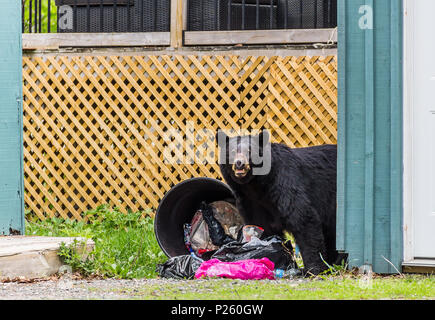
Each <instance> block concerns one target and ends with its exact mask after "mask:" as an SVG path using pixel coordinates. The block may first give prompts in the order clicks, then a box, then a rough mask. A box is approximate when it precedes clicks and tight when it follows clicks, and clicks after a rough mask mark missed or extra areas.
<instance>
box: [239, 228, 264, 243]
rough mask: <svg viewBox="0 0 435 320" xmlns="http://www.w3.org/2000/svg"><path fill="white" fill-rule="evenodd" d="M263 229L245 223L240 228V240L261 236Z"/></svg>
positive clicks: (246, 240) (244, 240)
mask: <svg viewBox="0 0 435 320" xmlns="http://www.w3.org/2000/svg"><path fill="white" fill-rule="evenodd" d="M263 232H264V229H263V228H260V227H258V226H252V225H246V226H244V227H243V228H242V236H243V238H242V242H249V241H251V240H252V238H258V239H260V238H261V235H262V234H263Z"/></svg>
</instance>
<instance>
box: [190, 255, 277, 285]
mask: <svg viewBox="0 0 435 320" xmlns="http://www.w3.org/2000/svg"><path fill="white" fill-rule="evenodd" d="M274 268H275V265H274V263H273V262H272V261H270V260H269V259H268V258H262V259H250V260H241V261H235V262H221V261H219V260H218V259H212V260H208V261H204V262H203V263H202V264H201V266H200V267H199V268H198V270H196V273H195V278H196V279H200V278H202V277H222V278H230V279H242V280H262V279H271V280H272V279H275V276H274V273H273V270H274Z"/></svg>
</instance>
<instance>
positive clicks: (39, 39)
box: [23, 32, 170, 50]
mask: <svg viewBox="0 0 435 320" xmlns="http://www.w3.org/2000/svg"><path fill="white" fill-rule="evenodd" d="M169 44H170V34H169V32H137V33H39V34H36V33H25V34H23V49H24V50H36V49H58V48H61V47H149V46H169Z"/></svg>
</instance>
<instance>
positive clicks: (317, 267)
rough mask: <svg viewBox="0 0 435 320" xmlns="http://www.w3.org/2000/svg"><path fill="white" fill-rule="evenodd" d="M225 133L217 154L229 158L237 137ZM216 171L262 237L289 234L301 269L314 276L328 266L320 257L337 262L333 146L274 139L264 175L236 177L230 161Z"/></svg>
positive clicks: (249, 222)
mask: <svg viewBox="0 0 435 320" xmlns="http://www.w3.org/2000/svg"><path fill="white" fill-rule="evenodd" d="M224 137H225V138H226V143H227V148H226V149H227V153H226V155H224V154H222V153H221V157H223V156H226V157H227V159H228V157H229V156H230V153H231V152H234V148H232V150H230V149H231V148H229V147H228V146H229V145H235V144H240V141H237V137H235V138H228V137H226V135H224ZM263 139H268V135H267V136H266V137H264V138H263ZM239 140H240V139H239ZM219 141H221V140H219ZM251 143H252V142H251ZM221 162H222V161H221ZM220 169H221V172H222V175H223V177H224V179H225V181H226V182H227V184H228V185H229V186H230V187H231V188H232V190H233V192H234V196H235V198H236V204H237V207H238V209H239V211H240V214H241V215H242V217H243V219H244V220H245V223H246V224H254V225H258V226H261V227H262V228H264V229H265V234H264V235H265V236H268V235H280V236H282V235H283V232H284V231H288V232H290V233H291V234H293V236H294V237H295V240H296V243H297V244H298V246H299V248H300V251H301V254H302V259H303V261H304V266H305V268H304V271H305V272H310V273H312V274H318V273H320V272H322V271H323V270H326V269H327V265H326V264H325V263H324V261H322V259H323V260H325V261H326V262H328V264H333V263H335V262H336V261H337V258H338V253H337V251H336V245H335V242H336V233H335V221H336V171H337V147H336V146H335V145H323V146H316V147H309V148H297V149H292V148H289V147H288V146H286V145H283V144H275V143H273V144H271V169H270V172H269V173H268V174H266V175H252V172H250V173H249V174H248V175H247V176H246V177H244V178H242V179H240V178H237V177H236V176H235V175H234V173H233V167H232V165H231V164H221V165H220ZM251 171H252V170H251Z"/></svg>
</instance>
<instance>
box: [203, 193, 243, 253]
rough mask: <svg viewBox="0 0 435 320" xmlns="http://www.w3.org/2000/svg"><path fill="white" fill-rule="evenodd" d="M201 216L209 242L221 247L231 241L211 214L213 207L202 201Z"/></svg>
mask: <svg viewBox="0 0 435 320" xmlns="http://www.w3.org/2000/svg"><path fill="white" fill-rule="evenodd" d="M200 210H201V212H202V217H203V219H204V221H205V223H206V224H207V226H208V232H209V234H210V239H211V242H212V243H213V244H214V245H215V246H218V247H221V246H223V245H225V244H227V243H230V242H233V241H234V240H235V239H233V238H232V237H231V236H229V235H228V234H226V233H225V230H224V228H223V227H222V225H221V224H220V223H219V221H218V220H217V219H216V218H215V217H214V215H213V207H212V206H211V205H209V204H207V203H206V202H204V201H203V202H202V203H201V206H200Z"/></svg>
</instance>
